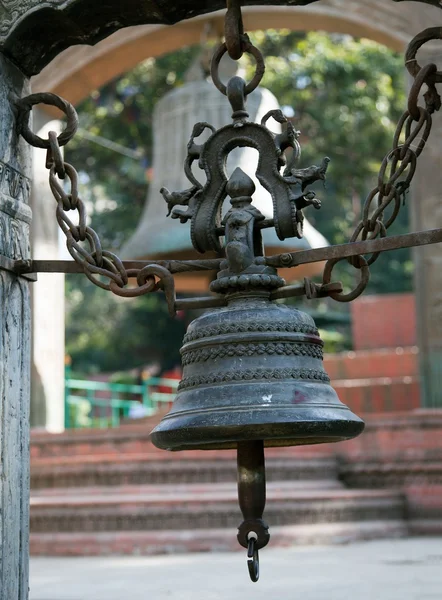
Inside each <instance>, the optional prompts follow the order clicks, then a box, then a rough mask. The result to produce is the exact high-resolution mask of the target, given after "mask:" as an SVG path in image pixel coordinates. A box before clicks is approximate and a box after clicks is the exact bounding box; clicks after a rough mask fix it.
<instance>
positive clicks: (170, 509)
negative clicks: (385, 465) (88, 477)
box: [31, 482, 404, 534]
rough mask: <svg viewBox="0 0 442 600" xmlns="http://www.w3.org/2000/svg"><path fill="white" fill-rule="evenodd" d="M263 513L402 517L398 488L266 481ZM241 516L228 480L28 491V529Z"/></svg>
mask: <svg viewBox="0 0 442 600" xmlns="http://www.w3.org/2000/svg"><path fill="white" fill-rule="evenodd" d="M266 506H267V507H266V512H265V518H266V520H267V521H268V522H269V524H270V525H271V526H273V527H277V526H285V525H307V524H316V523H340V522H353V521H368V520H378V521H379V520H380V521H388V520H401V519H402V518H403V516H404V499H403V496H402V494H401V493H399V492H396V491H385V490H376V491H372V490H342V489H331V490H320V489H319V490H318V489H311V490H309V489H303V490H300V489H299V485H293V484H292V483H291V482H270V483H269V485H268V491H267V505H266ZM240 521H241V514H240V510H239V507H238V501H237V491H236V486H235V485H231V484H210V485H206V486H204V485H195V484H193V485H186V486H175V485H171V486H164V485H163V486H142V487H141V486H137V487H136V488H135V489H131V488H129V489H128V490H125V489H123V488H119V489H118V488H117V489H115V488H112V490H111V491H109V488H108V489H107V490H106V491H104V490H103V488H97V489H96V491H95V493H92V494H91V493H87V490H85V489H79V490H77V491H76V490H75V489H71V491H70V493H66V492H63V493H61V492H60V493H59V494H55V493H54V492H53V491H52V492H51V493H45V492H44V491H43V490H41V491H40V492H37V493H34V494H33V495H32V497H31V531H32V532H33V533H46V534H47V533H67V532H75V533H86V532H87V533H91V532H104V531H107V532H111V531H114V532H115V531H126V532H128V531H160V530H167V529H172V530H189V529H217V528H233V529H235V528H236V527H237V526H238V524H239V523H240Z"/></svg>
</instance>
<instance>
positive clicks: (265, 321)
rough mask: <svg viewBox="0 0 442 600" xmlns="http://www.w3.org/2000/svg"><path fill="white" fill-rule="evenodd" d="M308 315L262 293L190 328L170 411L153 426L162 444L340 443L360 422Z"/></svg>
mask: <svg viewBox="0 0 442 600" xmlns="http://www.w3.org/2000/svg"><path fill="white" fill-rule="evenodd" d="M322 347H323V342H322V340H321V339H320V337H319V334H318V330H317V329H316V326H315V324H314V321H313V319H312V318H311V317H310V316H309V315H307V314H305V313H303V312H300V311H299V310H297V309H295V308H291V307H288V306H285V305H282V304H275V303H274V302H270V301H269V300H267V299H266V298H260V297H255V298H247V297H246V298H244V297H241V298H237V299H236V300H235V299H231V300H230V302H229V305H228V307H226V308H222V309H214V310H212V311H209V312H207V313H205V314H203V315H202V316H200V317H199V318H197V319H196V320H195V321H193V322H192V323H191V324H190V325H189V328H188V331H187V334H186V336H185V338H184V344H183V347H182V348H181V355H182V362H183V379H182V381H181V383H180V386H179V388H178V394H177V397H176V400H175V402H174V404H173V407H172V409H171V411H170V412H169V413H168V414H167V415H166V416H165V417H164V418H163V420H162V421H161V422H160V424H159V425H158V426H157V427H156V428H155V429H154V431H153V432H152V441H153V443H154V444H155V445H156V446H157V447H159V448H163V449H167V450H185V449H201V450H204V449H208V450H209V449H217V448H236V447H237V443H238V442H244V441H251V440H263V441H264V445H265V446H267V447H269V446H293V445H302V444H319V443H324V442H338V441H341V440H346V439H350V438H352V437H355V436H357V435H358V434H359V433H361V431H362V430H363V428H364V422H363V421H362V420H361V419H359V417H357V416H356V415H354V414H353V413H352V412H351V411H350V410H349V409H348V408H347V407H346V406H345V405H344V404H342V402H340V400H339V398H338V396H337V394H336V392H335V391H334V389H333V388H332V387H331V385H330V379H329V377H328V375H327V374H326V372H325V371H324V369H323V365H322V355H323V351H322Z"/></svg>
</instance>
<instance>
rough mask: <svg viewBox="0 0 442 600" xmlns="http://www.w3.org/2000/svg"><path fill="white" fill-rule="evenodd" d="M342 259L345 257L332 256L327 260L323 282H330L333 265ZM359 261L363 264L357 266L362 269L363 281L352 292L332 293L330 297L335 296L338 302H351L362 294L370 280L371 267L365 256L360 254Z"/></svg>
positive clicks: (334, 298)
mask: <svg viewBox="0 0 442 600" xmlns="http://www.w3.org/2000/svg"><path fill="white" fill-rule="evenodd" d="M340 260H343V259H342V258H332V259H330V260H328V261H327V263H326V265H325V269H324V274H323V276H322V282H323V283H330V281H331V274H332V271H333V267H334V266H335V264H336V263H338V262H339V261H340ZM359 261H360V263H361V266H360V267H357V268H358V269H360V271H361V281H360V282H359V283H358V285H357V286H356V287H355V289H354V290H352V291H351V292H348V294H338V293H330V298H333V300H337V301H338V302H351V301H352V300H354V299H355V298H357V297H358V296H360V295H361V294H362V292H363V291H364V290H365V288H366V287H367V284H368V282H369V280H370V267H369V266H368V263H367V261H366V259H365V258H364V257H363V256H359Z"/></svg>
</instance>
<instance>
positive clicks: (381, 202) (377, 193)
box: [323, 27, 442, 302]
mask: <svg viewBox="0 0 442 600" xmlns="http://www.w3.org/2000/svg"><path fill="white" fill-rule="evenodd" d="M434 39H442V28H440V27H433V28H431V29H429V30H425V31H424V32H422V33H421V34H419V35H418V36H416V37H415V38H414V39H413V40H412V41H411V42H410V45H409V47H408V49H407V52H406V55H405V59H406V62H405V64H406V66H407V68H408V70H409V71H410V73H411V74H412V76H413V77H414V82H413V84H412V86H411V89H410V93H409V96H408V107H407V110H406V111H405V112H404V113H403V114H402V116H401V117H400V119H399V121H398V124H397V127H396V131H395V133H394V136H393V144H392V146H393V147H392V149H391V150H390V151H389V152H388V153H387V154H386V155H385V157H384V159H383V161H382V163H381V166H380V168H379V173H378V180H377V184H376V186H375V187H374V188H373V189H372V190H371V191H370V193H369V194H368V196H367V198H366V200H365V203H364V206H363V209H362V218H361V220H360V221H359V223H358V224H357V225H356V228H355V230H354V232H353V235H352V236H351V238H350V240H349V241H350V242H357V241H359V240H362V241H364V240H373V239H376V238H378V237H380V238H384V237H386V236H387V229H389V227H391V225H393V223H394V221H395V220H396V217H397V215H398V213H399V210H400V207H401V204H402V203H403V202H404V200H405V195H406V193H407V191H408V189H409V187H410V184H411V181H412V179H413V176H414V174H415V171H416V166H417V159H418V158H419V156H420V155H421V153H422V151H423V149H424V147H425V144H426V142H427V140H428V137H429V135H430V132H431V126H432V117H431V115H432V113H433V112H434V111H437V110H439V109H440V107H441V99H440V96H439V94H438V93H437V91H436V88H435V86H434V84H435V83H439V82H441V81H442V74H441V73H440V72H439V71H438V70H437V67H436V65H435V64H432V63H430V64H428V65H426V66H424V67H420V66H419V65H418V63H417V61H416V59H415V54H416V52H417V50H418V48H419V47H420V46H421V45H422V44H423V43H425V42H427V41H429V40H434ZM424 85H426V86H427V87H428V91H427V92H426V94H425V95H424V99H425V107H422V106H419V105H418V98H419V94H420V92H421V90H422V87H423V86H424ZM388 208H391V212H390V214H389V216H387V217H386V216H385V213H386V210H387V209H388ZM379 254H380V252H376V253H374V254H372V255H371V256H369V257H368V258H365V257H363V256H353V257H350V258H347V259H343V258H334V259H331V260H329V261H327V263H326V266H325V269H324V274H323V284H328V283H330V281H331V274H332V270H333V268H334V266H335V265H336V264H337V263H338V262H340V261H341V260H347V262H349V263H350V264H351V265H352V266H353V267H355V268H356V269H358V270H360V272H361V277H360V281H359V283H358V284H357V286H356V287H355V288H354V289H353V290H352V291H351V292H349V293H347V294H341V293H331V294H330V296H331V297H332V298H334V299H335V300H337V301H338V302H350V301H351V300H354V299H355V298H357V297H358V296H360V294H362V292H363V291H364V290H365V288H366V287H367V284H368V282H369V280H370V265H372V264H373V263H374V262H375V261H376V260H377V259H378V257H379Z"/></svg>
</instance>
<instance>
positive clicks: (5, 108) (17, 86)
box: [0, 56, 31, 600]
mask: <svg viewBox="0 0 442 600" xmlns="http://www.w3.org/2000/svg"><path fill="white" fill-rule="evenodd" d="M0 69H1V73H2V76H1V80H0V106H1V115H2V126H1V129H0V253H1V254H4V255H6V256H8V257H11V258H29V257H30V248H29V223H30V221H31V209H30V208H29V206H28V203H29V192H30V180H29V175H30V172H29V166H30V164H29V148H28V147H27V145H26V144H25V143H24V142H23V141H22V140H19V139H18V138H17V136H16V134H15V129H14V115H13V111H12V107H11V103H10V97H11V94H12V95H16V96H22V95H24V94H26V93H27V92H28V89H27V82H26V79H25V78H24V77H23V76H22V74H21V73H20V72H19V71H18V70H17V69H16V68H15V67H14V66H13V65H11V63H9V62H8V61H7V60H6V59H4V58H3V57H2V56H0ZM0 306H1V311H0V446H1V462H0V516H1V519H0V598H2V599H3V598H4V599H5V600H25V599H26V598H27V597H28V537H29V508H28V505H29V383H30V373H29V358H30V307H29V290H28V284H27V283H26V282H25V280H23V279H21V278H18V277H16V276H14V275H12V274H10V273H7V272H6V271H0Z"/></svg>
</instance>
